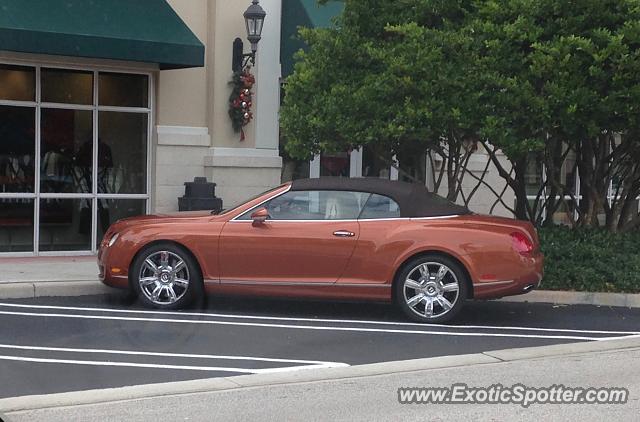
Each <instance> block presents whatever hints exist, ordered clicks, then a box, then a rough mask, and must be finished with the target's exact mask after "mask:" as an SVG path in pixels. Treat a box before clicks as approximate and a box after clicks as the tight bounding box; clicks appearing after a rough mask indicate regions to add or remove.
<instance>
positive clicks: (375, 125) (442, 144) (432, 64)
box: [281, 0, 478, 199]
mask: <svg viewBox="0 0 640 422" xmlns="http://www.w3.org/2000/svg"><path fill="white" fill-rule="evenodd" d="M471 4H472V2H471V1H462V0H459V1H432V0H420V1H417V0H401V1H393V2H390V1H372V0H369V1H350V0H347V1H346V2H345V9H344V13H343V15H342V16H341V17H340V18H339V19H338V21H337V25H336V27H335V28H330V29H313V30H310V29H302V30H301V31H300V35H301V36H302V38H303V39H304V40H305V42H306V43H307V44H308V45H309V49H308V51H306V52H304V51H301V52H299V53H298V55H297V59H298V61H297V63H296V66H295V72H294V73H293V75H291V76H290V77H289V78H288V79H287V81H286V85H285V98H284V102H283V106H282V110H281V124H282V129H283V132H284V135H285V136H286V139H287V144H286V150H287V152H288V153H289V154H290V155H291V156H293V157H296V158H299V159H308V158H310V157H311V156H313V154H317V153H320V152H322V151H324V152H336V151H344V150H350V149H356V148H359V147H361V146H365V147H367V148H369V149H371V150H372V151H374V152H375V153H376V154H377V155H378V156H379V157H381V158H382V159H384V160H385V161H386V162H388V163H392V157H394V156H395V157H396V158H397V159H398V160H399V161H400V162H403V163H406V162H411V161H412V160H414V159H415V158H416V157H420V156H424V155H425V154H426V153H427V151H433V152H435V153H436V154H438V155H439V156H440V157H441V159H442V161H444V164H443V165H442V169H443V173H440V177H439V178H438V177H436V179H437V180H441V177H442V175H443V174H444V173H445V172H446V175H447V178H448V184H447V185H448V189H449V191H448V192H447V196H448V197H449V198H450V199H456V197H457V196H458V194H459V192H460V186H461V180H462V178H463V176H464V171H463V169H464V166H465V164H466V162H467V161H468V157H469V156H470V154H471V152H472V151H473V149H474V145H475V143H476V142H477V136H476V134H477V133H478V127H477V119H476V118H475V116H474V112H473V111H474V108H475V103H476V101H477V99H476V98H475V94H474V93H473V92H471V91H469V89H468V88H469V85H468V84H467V83H466V82H465V81H466V80H468V79H469V78H472V77H473V75H472V72H474V70H473V68H472V67H471V66H468V64H467V63H466V60H467V58H468V55H469V54H472V51H470V50H469V48H470V47H471V45H472V38H471V37H469V36H468V35H466V34H464V33H463V32H461V31H459V30H458V28H459V27H460V25H461V24H462V23H463V22H464V20H465V16H466V14H467V9H468V8H469V7H471ZM400 171H401V172H403V168H400ZM405 176H407V177H408V178H414V179H418V180H422V181H424V178H425V176H426V175H424V174H417V175H416V174H409V175H407V174H405ZM416 176H417V177H416Z"/></svg>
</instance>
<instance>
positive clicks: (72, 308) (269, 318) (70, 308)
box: [0, 302, 640, 335]
mask: <svg viewBox="0 0 640 422" xmlns="http://www.w3.org/2000/svg"><path fill="white" fill-rule="evenodd" d="M0 306H5V307H13V308H26V309H57V310H68V311H85V312H87V311H92V312H107V313H109V312H111V313H128V314H142V315H145V314H146V315H176V316H196V317H215V318H228V319H257V320H265V321H293V322H296V321H301V322H327V323H332V324H345V323H346V324H348V323H351V324H373V325H392V326H409V327H429V326H430V327H435V328H440V327H443V328H454V329H480V330H482V329H488V330H509V331H542V332H566V333H582V334H621V335H634V334H640V331H607V330H579V329H572V328H541V327H514V326H493V325H446V324H433V325H428V324H421V323H413V322H394V321H370V320H349V319H323V318H292V317H274V316H260V315H234V314H216V313H206V312H172V311H150V310H149V311H147V310H135V309H134V310H126V309H112V308H92V307H75V306H54V305H25V304H18V303H3V302H0Z"/></svg>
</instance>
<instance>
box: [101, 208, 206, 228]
mask: <svg viewBox="0 0 640 422" xmlns="http://www.w3.org/2000/svg"><path fill="white" fill-rule="evenodd" d="M212 218H215V215H212V214H211V211H181V212H174V213H156V214H147V215H139V216H136V217H129V218H123V219H122V220H118V221H117V222H116V223H114V225H113V226H114V227H116V226H117V228H118V229H122V228H125V227H130V226H134V225H139V224H168V223H180V222H186V221H190V220H204V219H206V220H210V219H212Z"/></svg>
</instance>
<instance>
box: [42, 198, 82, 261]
mask: <svg viewBox="0 0 640 422" xmlns="http://www.w3.org/2000/svg"><path fill="white" fill-rule="evenodd" d="M90 249H91V199H57V198H56V199H53V198H42V199H40V250H41V251H86V250H90Z"/></svg>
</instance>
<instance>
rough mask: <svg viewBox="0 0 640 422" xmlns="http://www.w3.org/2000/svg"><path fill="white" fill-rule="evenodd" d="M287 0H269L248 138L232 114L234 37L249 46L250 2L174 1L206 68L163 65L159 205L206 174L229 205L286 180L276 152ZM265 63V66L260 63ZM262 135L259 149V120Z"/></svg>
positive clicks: (173, 204)
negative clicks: (166, 68)
mask: <svg viewBox="0 0 640 422" xmlns="http://www.w3.org/2000/svg"><path fill="white" fill-rule="evenodd" d="M281 1H282V0H263V1H262V2H261V6H262V7H263V8H264V9H265V11H266V12H267V19H266V23H265V27H264V30H263V40H262V41H261V44H259V55H258V60H257V65H256V68H254V69H253V70H252V71H253V73H254V74H255V75H256V76H257V79H258V80H257V84H256V86H255V88H254V94H255V95H254V101H253V113H254V116H255V118H254V121H253V122H251V123H250V124H249V125H247V126H246V127H245V140H244V141H241V140H240V134H239V133H236V132H234V130H233V128H232V126H231V121H230V119H229V116H228V101H229V95H230V93H231V86H230V84H229V82H230V80H231V76H232V70H231V55H232V45H233V40H234V39H235V38H236V37H240V38H241V39H242V40H243V41H244V43H245V51H248V50H249V43H248V42H247V41H246V29H245V24H244V18H243V13H244V11H245V10H246V8H247V7H248V6H249V4H250V1H249V0H246V1H244V0H243V1H240V0H238V1H236V0H234V1H230V0H188V1H186V0H169V1H168V2H169V4H170V5H171V6H172V7H173V9H174V10H175V11H176V12H177V13H178V15H179V16H180V17H181V18H182V20H183V21H184V22H185V23H186V24H187V25H188V26H189V27H190V28H191V30H192V31H193V32H194V33H195V34H196V36H197V37H198V38H199V39H200V41H201V42H202V43H203V44H204V45H205V67H204V68H198V69H184V70H170V71H161V72H158V78H157V96H156V98H157V108H156V110H157V113H156V116H157V117H156V125H157V126H156V130H155V139H156V142H155V143H154V145H155V161H154V163H155V165H154V174H153V175H152V177H153V179H154V184H153V186H154V192H153V207H152V208H153V209H154V211H158V212H167V211H175V210H177V207H178V201H177V198H178V197H179V196H182V195H183V193H184V182H186V181H190V180H192V179H193V178H194V177H198V176H206V177H207V178H208V179H209V181H213V182H215V183H216V184H217V185H218V186H217V188H216V194H217V196H219V197H221V198H222V199H223V201H224V203H225V206H227V205H232V204H234V203H236V202H238V201H240V200H242V199H244V198H247V197H249V196H251V195H253V194H255V193H256V192H257V191H262V190H265V189H267V188H269V187H273V186H276V185H278V184H279V183H280V168H281V159H280V157H279V155H278V122H277V119H278V108H279V94H278V93H279V77H280V66H279V65H280V64H279V54H280V53H279V42H280V5H281ZM261 63H264V64H263V66H262V68H261V67H260V64H261ZM258 121H259V125H260V130H259V131H260V136H259V142H258V147H259V149H256V144H257V142H256V136H255V133H256V124H258Z"/></svg>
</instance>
